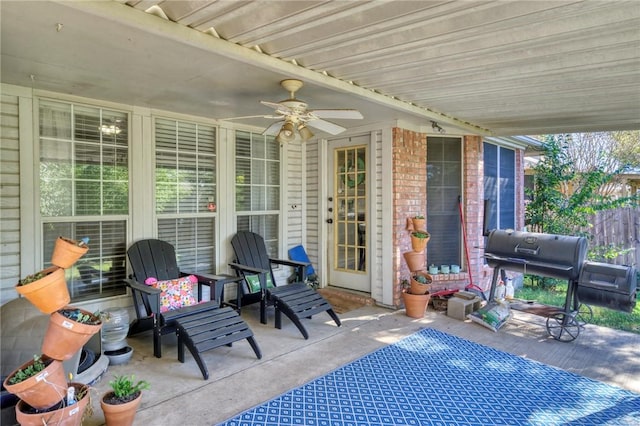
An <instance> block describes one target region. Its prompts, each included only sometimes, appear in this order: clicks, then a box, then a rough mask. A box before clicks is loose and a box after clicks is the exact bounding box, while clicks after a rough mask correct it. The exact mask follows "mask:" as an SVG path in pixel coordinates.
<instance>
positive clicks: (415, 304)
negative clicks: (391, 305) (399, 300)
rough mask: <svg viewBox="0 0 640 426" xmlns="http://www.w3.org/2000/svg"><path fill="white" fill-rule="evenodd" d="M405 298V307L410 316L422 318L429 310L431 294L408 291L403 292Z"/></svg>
mask: <svg viewBox="0 0 640 426" xmlns="http://www.w3.org/2000/svg"><path fill="white" fill-rule="evenodd" d="M402 297H403V299H404V309H405V311H406V314H407V316H408V317H411V318H422V317H424V313H425V311H426V310H427V305H428V304H429V299H431V295H430V294H410V293H407V292H403V293H402Z"/></svg>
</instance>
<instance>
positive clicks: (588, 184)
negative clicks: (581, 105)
mask: <svg viewBox="0 0 640 426" xmlns="http://www.w3.org/2000/svg"><path fill="white" fill-rule="evenodd" d="M622 133H623V132H621V134H620V135H618V136H619V139H618V140H622V139H624V138H626V139H625V141H629V143H631V145H633V140H634V139H633V138H634V137H635V138H637V137H638V132H635V135H634V134H633V132H632V133H629V134H628V135H622ZM622 136H624V137H622ZM576 141H577V142H576ZM624 143H627V142H624ZM622 146H625V145H623V143H616V139H615V138H613V137H605V136H603V134H589V135H588V136H585V135H584V134H573V135H571V134H563V135H546V136H544V153H543V158H542V159H541V161H540V162H539V163H538V164H537V165H536V166H535V167H534V168H533V171H534V189H533V190H531V191H528V194H527V195H528V196H529V197H530V198H531V201H530V202H529V203H528V204H527V206H526V210H525V219H526V222H527V224H528V225H531V226H532V227H533V228H534V229H536V230H539V231H541V232H547V233H553V234H565V235H582V236H586V237H591V235H590V234H589V228H590V227H591V224H590V223H589V218H590V216H591V215H592V214H594V213H595V212H597V211H600V210H608V209H615V208H618V207H621V206H627V205H630V203H633V202H635V203H637V202H638V195H637V194H635V195H632V196H631V197H621V196H619V195H618V194H616V193H615V192H614V191H612V189H611V188H612V187H614V186H615V182H616V178H617V176H618V175H619V174H620V173H621V172H623V171H625V170H627V169H628V168H629V163H628V161H635V160H634V158H635V157H634V156H633V155H628V156H626V157H624V156H623V155H622V154H621V153H619V155H618V158H611V157H613V152H616V150H620V149H622ZM623 159H625V162H623V161H622V160H623Z"/></svg>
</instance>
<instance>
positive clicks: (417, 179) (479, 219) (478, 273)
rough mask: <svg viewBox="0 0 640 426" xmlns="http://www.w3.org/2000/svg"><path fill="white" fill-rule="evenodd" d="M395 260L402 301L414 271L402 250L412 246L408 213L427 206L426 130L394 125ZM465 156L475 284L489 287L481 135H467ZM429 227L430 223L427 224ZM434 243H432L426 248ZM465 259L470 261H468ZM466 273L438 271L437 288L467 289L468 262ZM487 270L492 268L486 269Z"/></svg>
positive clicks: (467, 217) (396, 299)
mask: <svg viewBox="0 0 640 426" xmlns="http://www.w3.org/2000/svg"><path fill="white" fill-rule="evenodd" d="M392 134H393V160H392V161H393V164H392V167H393V194H394V195H393V236H394V238H393V244H394V247H393V253H394V258H393V264H394V277H395V285H394V297H393V300H394V305H395V306H401V305H402V293H401V292H402V288H401V284H400V281H401V280H402V279H403V278H409V270H408V269H407V265H406V263H405V262H404V258H403V257H402V253H404V252H406V251H409V250H411V242H410V239H409V234H408V232H407V230H406V224H407V218H408V217H412V216H415V215H417V214H422V215H426V211H425V206H426V205H427V174H426V173H427V170H426V163H427V135H426V134H424V133H417V132H413V131H409V130H405V129H400V128H394V129H393V133H392ZM463 142H464V143H463V155H464V166H465V170H464V181H463V182H464V198H465V204H464V206H463V211H464V215H465V220H466V231H467V243H468V247H469V260H470V265H471V269H470V272H471V278H472V279H473V282H474V284H477V285H480V286H486V285H487V283H488V282H489V281H490V278H491V276H490V274H489V279H488V280H487V278H486V274H485V271H484V261H483V258H482V255H483V249H482V247H483V245H484V239H483V236H482V226H483V209H484V196H483V195H484V194H483V192H484V189H483V176H484V169H483V161H482V155H483V152H482V138H481V137H479V136H465V137H464V141H463ZM427 226H428V225H427ZM428 249H429V247H428V246H427V250H428ZM464 264H466V260H465V262H464ZM463 269H464V271H463V272H465V273H461V274H451V275H449V276H444V275H443V276H438V277H437V279H436V282H435V284H437V286H438V288H439V289H441V288H452V289H455V288H464V287H465V286H466V285H467V284H468V283H469V281H470V278H469V274H468V273H467V269H466V267H463ZM486 272H489V273H490V272H491V271H490V270H489V271H486Z"/></svg>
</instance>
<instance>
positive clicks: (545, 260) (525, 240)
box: [485, 229, 587, 280]
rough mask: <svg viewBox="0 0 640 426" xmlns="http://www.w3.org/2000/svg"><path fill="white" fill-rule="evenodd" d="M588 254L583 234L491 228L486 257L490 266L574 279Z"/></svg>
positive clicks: (576, 277)
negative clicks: (581, 235) (567, 234)
mask: <svg viewBox="0 0 640 426" xmlns="http://www.w3.org/2000/svg"><path fill="white" fill-rule="evenodd" d="M586 255H587V240H586V238H584V237H569V236H566V235H553V234H539V233H534V232H519V231H509V230H507V231H505V230H500V229H496V230H494V231H491V233H490V234H489V239H488V241H487V246H486V248H485V258H486V259H487V263H488V264H489V266H491V267H492V268H501V269H505V270H510V271H516V272H523V273H525V274H531V275H540V276H545V277H552V278H560V279H565V280H576V279H578V276H579V275H580V269H581V268H582V264H583V263H584V260H585V257H586Z"/></svg>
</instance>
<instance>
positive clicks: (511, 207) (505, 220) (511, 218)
mask: <svg viewBox="0 0 640 426" xmlns="http://www.w3.org/2000/svg"><path fill="white" fill-rule="evenodd" d="M515 169H516V166H515V151H514V150H512V149H508V148H504V147H501V146H497V145H493V144H490V143H487V142H485V143H484V198H485V199H488V200H489V206H488V210H487V211H486V212H485V214H486V215H487V216H488V217H487V219H486V223H487V228H488V230H492V229H509V228H511V229H513V228H515V226H516V213H515V204H516V202H515V196H516V191H515V186H516V185H515Z"/></svg>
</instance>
